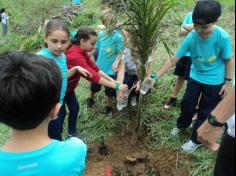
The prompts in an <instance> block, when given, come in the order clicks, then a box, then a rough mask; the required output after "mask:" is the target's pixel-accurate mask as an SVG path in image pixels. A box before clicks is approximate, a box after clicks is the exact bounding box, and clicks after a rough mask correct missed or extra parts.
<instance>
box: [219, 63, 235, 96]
mask: <svg viewBox="0 0 236 176" xmlns="http://www.w3.org/2000/svg"><path fill="white" fill-rule="evenodd" d="M233 64H234V60H233V59H228V60H226V61H225V79H226V80H225V83H224V85H223V87H222V89H221V91H220V95H222V96H223V97H225V96H226V95H227V93H228V92H229V89H230V81H229V80H228V79H232V68H233Z"/></svg>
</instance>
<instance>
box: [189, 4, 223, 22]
mask: <svg viewBox="0 0 236 176" xmlns="http://www.w3.org/2000/svg"><path fill="white" fill-rule="evenodd" d="M221 13H222V9H221V5H220V3H219V2H217V1H215V0H200V1H198V2H197V5H196V6H195V8H194V11H193V23H194V24H199V25H206V24H210V23H214V22H216V21H217V19H218V18H219V17H220V16H221Z"/></svg>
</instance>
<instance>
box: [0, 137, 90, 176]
mask: <svg viewBox="0 0 236 176" xmlns="http://www.w3.org/2000/svg"><path fill="white" fill-rule="evenodd" d="M86 155H87V147H86V145H85V144H84V143H83V142H82V141H81V140H80V139H78V138H69V139H68V140H66V141H63V142H59V141H57V140H52V141H51V143H50V144H49V145H47V146H45V147H43V148H40V149H38V150H34V151H31V152H22V153H10V152H5V151H2V150H0V175H1V176H65V175H66V176H83V175H84V171H85V166H86V165H85V162H86Z"/></svg>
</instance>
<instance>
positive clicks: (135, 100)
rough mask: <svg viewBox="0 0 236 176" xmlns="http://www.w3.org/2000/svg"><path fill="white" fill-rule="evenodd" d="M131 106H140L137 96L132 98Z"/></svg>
mask: <svg viewBox="0 0 236 176" xmlns="http://www.w3.org/2000/svg"><path fill="white" fill-rule="evenodd" d="M130 104H131V106H133V107H135V106H137V105H138V104H137V97H136V96H132V97H131V100H130Z"/></svg>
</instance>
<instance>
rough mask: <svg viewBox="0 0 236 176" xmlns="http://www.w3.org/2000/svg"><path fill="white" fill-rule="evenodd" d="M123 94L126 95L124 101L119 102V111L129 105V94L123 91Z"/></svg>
mask: <svg viewBox="0 0 236 176" xmlns="http://www.w3.org/2000/svg"><path fill="white" fill-rule="evenodd" d="M122 94H123V96H124V97H125V99H124V100H123V101H122V102H118V103H117V110H118V111H122V110H123V109H124V108H125V107H127V106H128V99H129V96H128V95H127V93H125V92H122Z"/></svg>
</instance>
